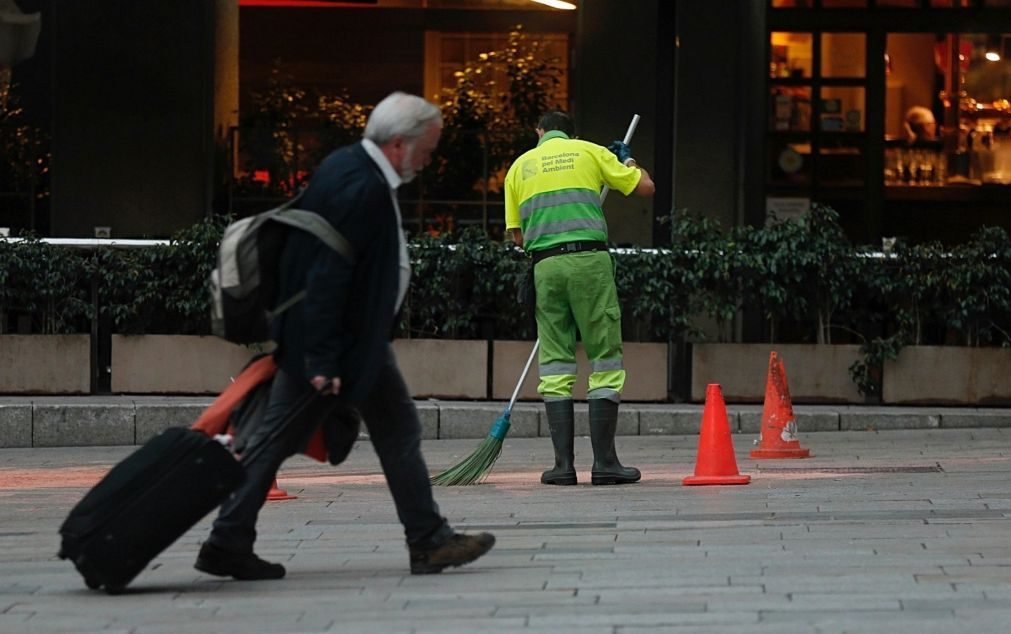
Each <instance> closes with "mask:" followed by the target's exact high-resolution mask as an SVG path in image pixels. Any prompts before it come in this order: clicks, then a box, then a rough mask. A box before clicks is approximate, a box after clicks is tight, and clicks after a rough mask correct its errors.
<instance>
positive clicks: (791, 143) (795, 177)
mask: <svg viewBox="0 0 1011 634" xmlns="http://www.w3.org/2000/svg"><path fill="white" fill-rule="evenodd" d="M767 162H768V165H769V173H768V183H769V185H771V186H773V187H798V186H799V187H806V186H809V185H810V184H811V165H812V162H811V144H810V143H809V142H806V141H800V140H796V139H790V138H787V137H782V136H780V137H776V138H774V139H772V141H771V143H770V144H769V157H768V161H767Z"/></svg>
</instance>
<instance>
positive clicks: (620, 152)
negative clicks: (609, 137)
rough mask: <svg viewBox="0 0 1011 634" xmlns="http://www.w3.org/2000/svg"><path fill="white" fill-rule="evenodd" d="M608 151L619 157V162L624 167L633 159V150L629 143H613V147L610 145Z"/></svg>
mask: <svg viewBox="0 0 1011 634" xmlns="http://www.w3.org/2000/svg"><path fill="white" fill-rule="evenodd" d="M607 149H608V150H610V151H611V153H612V154H614V155H615V156H617V157H618V162H619V163H621V164H622V165H625V164H626V163H627V161H628V159H630V158H632V148H630V147H628V144H627V143H623V142H621V141H615V142H614V143H611V145H608V146H607Z"/></svg>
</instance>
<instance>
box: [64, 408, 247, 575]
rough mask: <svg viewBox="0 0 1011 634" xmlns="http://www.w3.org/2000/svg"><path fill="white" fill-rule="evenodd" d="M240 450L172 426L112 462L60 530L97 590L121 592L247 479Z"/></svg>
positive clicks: (66, 547)
mask: <svg viewBox="0 0 1011 634" xmlns="http://www.w3.org/2000/svg"><path fill="white" fill-rule="evenodd" d="M243 476H244V472H243V470H242V465H241V464H240V463H239V461H237V460H236V459H235V457H234V456H233V455H232V454H231V453H230V452H229V451H228V450H227V449H226V448H225V447H224V446H222V445H221V443H219V442H217V441H216V440H214V439H212V438H209V437H208V436H207V435H205V434H203V433H201V432H199V431H194V430H192V429H183V428H170V429H167V430H165V431H164V432H162V433H161V434H159V435H157V436H155V437H154V438H152V439H151V440H150V441H148V442H147V444H145V445H144V446H142V447H141V448H140V449H138V450H137V451H135V452H134V453H133V454H131V455H130V456H128V457H127V458H126V459H124V460H123V461H122V462H120V463H119V464H118V465H116V466H115V467H113V468H112V470H111V471H109V473H108V474H106V476H105V477H104V478H102V480H101V482H99V483H98V484H96V485H95V487H94V488H93V489H91V491H89V492H88V494H87V495H85V496H84V498H83V499H82V500H81V501H80V502H79V503H78V504H77V506H75V507H74V509H73V510H72V511H71V512H70V515H69V516H68V517H67V519H66V521H65V522H64V523H63V526H61V527H60V534H61V536H62V538H63V540H62V544H61V547H60V552H59V557H60V558H61V559H70V560H71V561H72V562H73V563H74V566H75V567H76V568H77V570H78V572H80V573H81V575H82V576H83V577H84V583H85V584H87V586H88V587H89V588H91V589H97V588H100V587H102V588H104V589H105V591H106V592H107V593H109V594H117V593H118V592H120V591H121V590H122V589H123V588H124V587H126V585H127V584H128V583H130V581H131V580H132V579H133V578H134V577H136V576H137V575H138V574H139V573H140V571H141V570H143V569H144V567H145V566H147V564H148V563H149V562H150V561H151V560H152V559H154V558H155V557H156V556H157V555H158V554H159V553H160V552H161V551H163V550H165V549H166V548H168V547H169V546H170V545H171V544H172V542H174V541H175V540H176V539H178V538H179V537H180V536H181V535H182V534H183V533H185V532H186V531H187V530H189V529H190V528H191V527H192V526H193V525H194V524H196V523H197V522H198V521H200V520H201V519H202V518H203V517H204V516H205V515H207V514H208V513H210V512H211V511H212V510H214V508H215V507H217V506H218V505H219V504H221V502H222V501H223V500H224V499H225V496H227V495H228V494H229V493H231V492H232V491H234V490H235V489H236V488H237V487H238V486H239V484H241V483H242V479H243Z"/></svg>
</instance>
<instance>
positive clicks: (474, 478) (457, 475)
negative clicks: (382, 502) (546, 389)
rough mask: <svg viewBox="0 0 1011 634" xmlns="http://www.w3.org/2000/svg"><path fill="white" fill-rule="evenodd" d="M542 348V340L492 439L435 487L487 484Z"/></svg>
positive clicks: (434, 479) (435, 478) (435, 481)
mask: <svg viewBox="0 0 1011 634" xmlns="http://www.w3.org/2000/svg"><path fill="white" fill-rule="evenodd" d="M540 345H541V341H540V339H538V340H537V341H535V342H534V349H533V350H531V351H530V357H529V358H528V359H527V364H526V365H525V366H523V374H521V375H520V380H519V381H518V382H517V383H516V389H514V390H513V396H512V398H511V399H509V404H508V405H506V408H505V410H504V411H503V412H502V415H501V416H499V417H498V418H497V419H495V424H494V425H492V426H491V431H490V432H488V436H487V437H486V438H485V439H484V440H482V441H481V444H480V445H478V446H477V449H475V450H474V452H473V453H472V454H470V455H469V456H467V457H466V458H464V460H463V461H462V462H461V463H460V464H458V465H456V466H455V467H450V468H449V469H447V470H445V471H443V472H442V473H440V474H439V475H436V476H432V484H438V485H442V486H455V485H458V484H475V483H478V482H481V480H484V478H485V476H487V475H488V473H489V472H490V471H491V468H492V466H493V465H494V464H495V461H496V460H498V457H499V454H501V453H502V441H503V440H505V437H506V434H508V433H509V427H510V423H509V416H510V415H512V411H513V405H515V404H516V397H517V396H519V393H520V388H521V387H522V386H523V381H526V380H527V373H528V372H530V365H531V364H533V362H534V357H535V356H537V348H539V347H540Z"/></svg>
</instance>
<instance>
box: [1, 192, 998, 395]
mask: <svg viewBox="0 0 1011 634" xmlns="http://www.w3.org/2000/svg"><path fill="white" fill-rule="evenodd" d="M225 221H226V218H223V217H212V218H208V219H207V220H205V221H204V222H202V223H199V224H197V225H195V226H193V227H191V228H189V229H187V230H186V231H183V232H181V233H179V234H178V235H176V236H174V237H173V239H172V240H171V241H170V244H168V245H165V246H159V247H151V248H146V249H134V250H126V249H113V248H106V247H103V248H99V249H97V250H94V251H83V250H76V249H69V248H65V247H56V246H52V245H49V244H46V243H44V242H41V241H39V240H37V239H34V238H27V239H25V240H22V241H10V240H0V315H2V316H4V319H2V320H0V332H3V331H5V330H6V331H8V332H9V331H11V330H13V328H14V326H15V325H17V324H23V323H24V322H25V320H26V319H27V320H28V321H30V323H31V328H30V329H31V331H32V332H40V333H66V332H87V331H88V330H89V328H90V323H91V321H90V320H91V319H92V318H93V317H94V316H95V315H94V306H95V303H94V302H93V301H92V296H93V294H95V295H97V297H98V300H99V301H98V306H99V308H98V310H99V311H100V313H99V317H101V318H104V319H108V320H109V321H110V322H111V324H112V328H113V330H114V331H115V332H120V333H129V334H139V333H179V334H207V333H208V332H209V323H208V317H207V315H208V307H207V294H206V290H205V281H206V279H207V275H208V273H209V271H210V270H211V268H213V265H214V257H215V252H216V244H217V241H218V240H219V238H220V235H221V231H222V229H223V226H224V224H225ZM668 225H669V228H670V231H671V237H672V248H670V249H664V250H655V249H617V250H615V252H614V253H615V262H616V267H615V277H616V281H617V286H618V294H619V297H620V300H621V302H622V305H623V311H624V317H625V318H624V320H623V323H624V328H625V337H626V340H632V341H668V340H671V339H675V340H680V339H681V338H686V339H688V340H715V341H731V340H732V339H733V336H732V334H733V326H734V323H735V320H737V319H739V316H740V315H745V316H746V319H748V320H749V323H754V324H757V323H760V324H761V326H762V328H761V335H760V337H759V338H760V339H761V341H764V342H768V343H779V342H801V343H803V342H810V343H858V344H860V345H862V346H863V348H864V352H865V355H866V356H865V358H864V360H863V361H862V362H861V363H859V364H856V365H855V366H854V368H852V372H853V376H854V380H855V381H856V382H857V383H858V385H860V387H861V389H863V390H864V391H865V392H868V393H873V392H874V391H875V390H876V389H877V385H878V377H879V376H880V368H881V364H882V363H883V361H884V360H885V359H887V358H890V357H894V356H895V355H896V354H897V353H898V351H899V350H900V349H901V347H902V346H904V345H912V344H945V345H964V346H981V345H999V346H1006V345H1009V342H1011V335H1009V332H1011V291H1009V289H1011V240H1009V238H1008V236H1007V234H1006V233H1005V232H1004V231H1003V230H1002V229H996V228H984V229H981V230H979V231H978V232H977V233H976V234H975V235H974V236H973V237H972V239H970V240H969V241H968V242H966V243H964V244H960V245H955V246H953V247H942V246H941V245H939V244H936V243H929V244H919V245H911V246H909V245H903V244H899V245H897V246H896V248H895V250H894V251H893V252H892V253H890V254H884V255H883V254H880V253H872V252H871V251H870V250H868V249H861V248H857V247H854V246H853V245H851V244H850V243H849V242H848V241H847V240H846V238H845V235H844V234H843V231H842V229H841V228H840V227H839V222H838V216H837V215H836V213H835V212H834V211H833V210H831V209H829V208H827V207H818V206H816V207H815V208H814V209H812V211H811V212H810V213H808V214H806V215H805V216H804V217H802V218H800V219H799V220H791V221H773V222H770V223H769V224H768V225H767V226H765V227H757V228H756V227H747V226H745V227H732V228H724V227H721V226H720V225H719V224H718V223H716V222H714V221H713V220H710V219H707V218H703V217H699V216H693V215H690V214H686V213H677V214H672V215H671V217H670V218H669V219H668ZM411 257H412V261H413V267H414V277H413V282H412V286H411V290H410V293H409V295H408V298H407V302H406V304H405V310H404V312H403V318H402V322H401V324H400V333H399V334H400V335H401V336H405V337H414V338H420V337H442V338H497V339H531V338H533V336H534V328H533V327H532V324H531V318H530V315H529V314H528V313H527V312H526V311H525V310H524V309H522V308H521V307H519V306H518V305H517V304H516V301H515V295H516V286H517V283H518V280H519V279H520V278H521V276H522V275H523V274H524V271H525V270H526V266H527V265H526V260H525V258H524V257H523V255H522V253H521V252H520V251H519V250H518V249H516V248H515V247H514V246H513V245H511V244H509V243H499V242H495V241H492V240H489V239H488V238H487V236H485V235H484V234H483V233H481V232H478V231H465V232H462V233H460V234H456V235H445V236H441V237H428V236H425V237H422V238H418V239H416V240H414V241H413V242H412V243H411ZM22 330H23V326H22ZM751 338H752V339H754V338H755V337H754V336H752V337H751Z"/></svg>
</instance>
